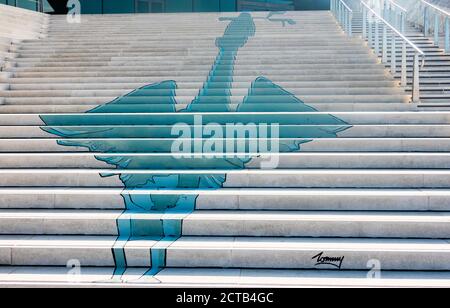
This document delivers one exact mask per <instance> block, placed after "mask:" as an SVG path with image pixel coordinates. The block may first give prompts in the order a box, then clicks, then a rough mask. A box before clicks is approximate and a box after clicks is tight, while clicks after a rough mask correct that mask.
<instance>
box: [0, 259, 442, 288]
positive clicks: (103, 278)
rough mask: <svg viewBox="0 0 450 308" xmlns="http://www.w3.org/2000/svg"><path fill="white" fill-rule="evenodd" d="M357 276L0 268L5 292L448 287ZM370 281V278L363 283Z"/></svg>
mask: <svg viewBox="0 0 450 308" xmlns="http://www.w3.org/2000/svg"><path fill="white" fill-rule="evenodd" d="M371 266H373V265H369V266H368V268H367V269H365V270H361V271H334V270H321V269H318V270H274V269H270V270H268V269H217V268H204V269H203V268H166V269H163V270H162V271H161V272H159V273H158V274H157V275H156V276H155V277H151V276H148V275H145V273H146V271H147V269H145V268H144V269H140V268H129V269H128V270H127V271H126V272H125V274H124V275H123V276H121V277H120V278H118V277H117V276H114V268H111V267H109V268H108V267H83V270H82V271H81V273H80V275H76V276H69V277H68V275H67V267H65V266H64V267H25V266H23V267H21V266H2V267H0V273H1V274H0V284H1V285H2V286H5V287H36V286H38V287H49V288H53V287H61V286H64V287H108V288H125V287H139V288H145V287H149V288H154V287H156V286H163V287H185V286H186V285H189V286H191V287H198V288H205V287H207V288H210V287H211V286H212V287H222V288H223V287H230V288H231V287H249V288H250V287H251V288H261V287H266V286H267V287H274V286H275V287H276V286H279V287H286V286H288V287H421V288H423V287H431V288H433V287H434V288H439V287H440V288H443V287H449V286H450V274H449V273H448V272H436V271H420V272H418V271H386V270H383V271H382V273H381V275H379V277H375V275H372V276H374V277H372V276H371V275H370V272H368V270H370V267H371ZM368 274H369V277H370V278H372V279H370V278H369V279H368Z"/></svg>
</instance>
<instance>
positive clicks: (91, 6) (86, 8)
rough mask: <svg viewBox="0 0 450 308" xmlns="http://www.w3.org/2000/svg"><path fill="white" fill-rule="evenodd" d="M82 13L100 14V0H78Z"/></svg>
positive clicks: (101, 4) (101, 10)
mask: <svg viewBox="0 0 450 308" xmlns="http://www.w3.org/2000/svg"><path fill="white" fill-rule="evenodd" d="M79 1H80V5H81V6H80V7H81V13H82V14H102V13H103V8H102V6H103V3H102V0H79Z"/></svg>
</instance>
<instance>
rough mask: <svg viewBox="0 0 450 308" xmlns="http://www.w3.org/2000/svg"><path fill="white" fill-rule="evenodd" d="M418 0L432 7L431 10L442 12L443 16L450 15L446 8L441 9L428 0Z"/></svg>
mask: <svg viewBox="0 0 450 308" xmlns="http://www.w3.org/2000/svg"><path fill="white" fill-rule="evenodd" d="M420 2H422V3H423V4H426V5H427V6H429V7H430V8H432V9H433V10H436V11H438V12H439V13H440V14H442V15H444V16H447V17H450V12H447V11H446V10H444V9H442V8H440V7H438V6H436V5H434V4H432V3H430V2H428V1H425V0H420Z"/></svg>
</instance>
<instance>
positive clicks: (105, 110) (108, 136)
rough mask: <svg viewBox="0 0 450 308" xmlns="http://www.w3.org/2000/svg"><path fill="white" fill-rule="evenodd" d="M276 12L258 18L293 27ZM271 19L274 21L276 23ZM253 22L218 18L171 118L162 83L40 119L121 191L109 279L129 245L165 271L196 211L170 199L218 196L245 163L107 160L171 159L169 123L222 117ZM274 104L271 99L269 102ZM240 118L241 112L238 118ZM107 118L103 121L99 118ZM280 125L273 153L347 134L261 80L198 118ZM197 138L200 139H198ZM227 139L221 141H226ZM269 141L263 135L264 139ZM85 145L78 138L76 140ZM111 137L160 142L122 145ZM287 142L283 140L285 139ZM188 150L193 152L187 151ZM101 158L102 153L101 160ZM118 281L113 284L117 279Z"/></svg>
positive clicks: (169, 97)
mask: <svg viewBox="0 0 450 308" xmlns="http://www.w3.org/2000/svg"><path fill="white" fill-rule="evenodd" d="M281 14H282V13H271V14H269V15H268V16H267V17H266V18H265V19H267V20H268V21H271V22H280V23H281V25H282V26H287V25H289V24H293V23H294V22H293V21H292V20H290V19H285V18H278V17H279V16H278V15H281ZM277 16H278V17H277ZM253 20H254V18H253V17H252V16H251V15H250V14H249V13H242V14H240V15H239V16H238V17H233V18H231V17H230V18H221V19H220V21H229V22H230V23H229V25H228V27H227V28H226V30H225V32H224V34H223V36H222V37H220V38H218V39H217V40H216V45H217V48H218V50H219V51H218V55H217V57H216V60H215V62H214V65H213V66H212V68H211V71H210V73H209V75H208V76H207V78H206V81H205V83H204V85H203V87H202V88H201V89H200V90H199V93H198V96H197V97H196V98H195V99H194V100H193V101H192V102H191V103H190V104H189V105H188V106H187V108H186V109H185V110H182V111H180V112H177V111H176V108H175V104H176V90H177V84H176V82H175V81H163V82H161V83H156V84H150V85H147V86H144V87H141V88H139V89H136V90H134V91H132V92H130V93H128V94H126V95H124V96H121V97H118V98H117V99H115V100H113V101H112V102H109V103H107V104H104V105H102V106H99V107H97V108H94V109H92V110H90V111H88V112H87V113H85V114H73V115H43V116H41V118H42V120H43V121H44V123H45V124H46V126H44V127H42V129H43V130H44V131H46V132H49V133H51V134H54V135H57V136H60V137H62V138H61V139H59V140H58V141H57V142H58V144H60V145H64V146H81V147H86V148H88V149H89V150H90V151H91V152H95V153H98V154H97V155H96V159H98V160H100V161H103V162H106V163H108V164H110V165H113V166H115V167H116V169H117V172H115V173H114V174H102V176H103V177H108V176H117V175H118V176H119V178H120V180H121V181H122V183H123V185H124V188H125V189H124V191H123V193H122V197H123V200H124V204H125V210H124V211H123V213H122V215H121V216H120V217H119V218H118V220H117V228H118V233H119V235H118V237H117V241H116V243H115V245H114V247H113V249H112V251H113V255H114V258H115V263H116V271H115V274H116V275H115V276H116V279H120V276H121V275H122V274H123V273H124V272H125V270H126V268H127V260H126V255H125V250H124V247H125V245H126V243H127V242H129V241H134V240H142V239H148V240H154V241H156V244H155V245H154V246H153V247H152V248H151V261H152V267H151V269H150V270H149V271H148V274H149V275H153V274H155V273H157V272H158V271H159V270H160V269H162V268H163V267H164V266H165V260H166V250H167V247H169V246H170V244H171V243H173V242H174V241H175V240H176V239H178V238H179V237H180V236H181V233H182V221H183V219H184V218H185V217H186V216H187V215H189V214H190V213H191V212H192V211H193V210H194V209H195V205H196V200H197V197H198V196H197V195H178V194H175V192H176V191H177V190H179V189H196V190H198V189H219V188H221V187H222V185H223V183H224V182H225V181H226V173H227V171H229V170H239V169H243V168H245V165H246V163H248V162H249V161H250V159H251V157H227V158H208V159H206V158H182V159H180V158H178V159H177V158H175V157H173V156H170V155H167V156H162V155H161V156H154V157H153V156H152V157H150V156H120V155H105V154H108V153H110V154H111V153H112V154H113V153H120V152H122V153H146V152H152V153H171V146H172V143H173V138H176V137H177V136H172V135H171V130H172V127H173V125H174V124H176V123H180V122H182V123H186V124H187V125H189V129H190V132H191V134H193V133H194V132H195V131H196V130H198V129H199V127H201V126H198V125H196V124H197V123H196V118H195V116H194V115H193V114H192V113H188V112H193V111H205V112H210V111H230V102H231V100H230V97H231V88H232V81H233V75H234V66H235V59H236V55H237V53H238V50H239V49H240V48H242V47H243V46H244V45H245V44H246V43H247V41H248V39H249V38H251V37H252V36H254V35H255V31H256V29H255V23H254V21H253ZM274 98H276V100H274ZM156 111H163V112H166V113H167V116H151V115H146V116H143V115H141V114H136V113H142V112H144V113H152V112H156ZM260 111H265V112H281V111H285V112H308V113H309V114H300V115H299V114H283V115H281V114H280V115H277V116H276V117H275V116H274V115H273V114H271V115H265V114H258V113H257V112H260ZM244 112H245V113H244ZM105 114H107V115H105ZM238 122H239V123H244V124H245V123H255V124H259V123H269V124H270V123H280V124H282V126H280V132H279V134H280V138H281V139H280V144H279V146H280V151H281V152H292V151H298V150H300V146H301V144H303V143H305V142H309V141H310V140H311V139H312V138H334V137H337V135H336V134H337V133H338V132H340V131H342V130H345V129H347V128H349V127H350V126H349V125H348V124H347V123H345V122H344V121H342V120H340V119H338V118H336V117H334V116H332V115H329V114H321V113H320V114H318V113H317V110H315V109H314V108H312V107H310V106H308V105H306V104H305V103H304V102H303V101H301V100H300V99H298V98H297V97H296V96H295V95H293V94H292V93H290V92H288V91H286V90H285V89H283V88H282V87H280V86H278V85H276V84H274V83H273V82H272V81H271V80H269V79H268V78H265V77H259V78H257V79H256V80H255V81H254V82H253V83H252V84H251V87H250V89H249V91H248V95H247V96H246V97H245V99H244V100H243V101H242V102H241V103H240V104H239V105H238V107H237V110H236V112H230V113H229V114H208V113H206V114H204V115H203V123H219V124H222V125H223V124H226V123H238ZM200 134H201V136H202V138H204V139H207V138H208V137H210V136H208V135H206V134H204V133H203V132H202V131H201V132H200ZM227 137H228V136H227ZM267 137H270V136H267ZM80 138H86V139H80ZM116 138H162V139H160V140H148V139H147V140H140V141H136V140H124V141H120V140H117V139H116ZM287 138H289V139H287ZM191 149H192V150H195V149H196V148H195V146H194V145H191ZM102 153H103V154H102ZM137 169H138V170H156V169H159V170H167V173H166V174H152V173H151V172H150V171H149V173H144V174H142V173H140V174H132V173H131V174H130V173H129V174H123V173H121V172H120V170H137ZM170 169H173V170H189V169H192V170H202V169H215V170H217V174H176V173H171V172H170ZM160 189H167V190H173V191H174V194H173V195H158V194H151V193H150V194H133V192H136V191H139V190H146V191H156V190H160ZM139 213H152V214H154V215H156V217H157V218H154V219H136V218H135V217H134V216H133V215H134V214H139ZM118 277H119V278H118Z"/></svg>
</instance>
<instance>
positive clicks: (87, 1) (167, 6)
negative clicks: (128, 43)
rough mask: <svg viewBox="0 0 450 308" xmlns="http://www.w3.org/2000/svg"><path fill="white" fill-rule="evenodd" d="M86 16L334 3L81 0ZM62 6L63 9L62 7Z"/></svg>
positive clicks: (30, 0) (35, 2) (24, 1)
mask: <svg viewBox="0 0 450 308" xmlns="http://www.w3.org/2000/svg"><path fill="white" fill-rule="evenodd" d="M79 1H80V4H81V12H82V13H84V14H110V13H176V12H234V11H288V10H289V11H290V10H328V9H329V7H330V0H79ZM0 3H3V4H9V5H13V6H18V7H22V8H27V9H31V10H43V11H45V12H52V11H53V10H54V9H55V10H56V11H57V12H59V13H64V12H61V7H62V8H64V7H65V3H67V0H48V1H47V0H42V1H40V0H0ZM40 3H42V4H40ZM58 6H59V8H58Z"/></svg>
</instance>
